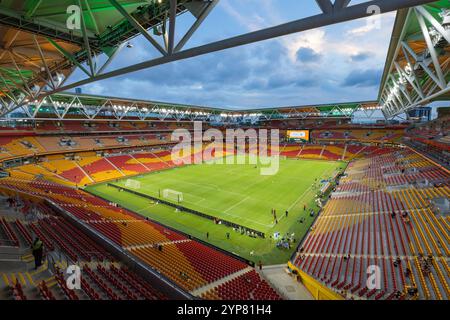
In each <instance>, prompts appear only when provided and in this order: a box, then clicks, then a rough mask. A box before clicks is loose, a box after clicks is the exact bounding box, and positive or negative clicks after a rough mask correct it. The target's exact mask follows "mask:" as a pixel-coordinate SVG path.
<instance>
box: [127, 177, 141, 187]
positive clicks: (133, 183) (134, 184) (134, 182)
mask: <svg viewBox="0 0 450 320" xmlns="http://www.w3.org/2000/svg"><path fill="white" fill-rule="evenodd" d="M125 187H126V188H131V189H140V188H141V182H140V181H137V180H133V179H127V181H125Z"/></svg>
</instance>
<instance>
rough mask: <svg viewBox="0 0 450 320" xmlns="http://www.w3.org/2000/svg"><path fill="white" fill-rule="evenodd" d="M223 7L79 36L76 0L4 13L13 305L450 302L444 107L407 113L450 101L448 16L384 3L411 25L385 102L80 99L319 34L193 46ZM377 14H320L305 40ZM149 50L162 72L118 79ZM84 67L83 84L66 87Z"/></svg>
mask: <svg viewBox="0 0 450 320" xmlns="http://www.w3.org/2000/svg"><path fill="white" fill-rule="evenodd" d="M217 2H218V1H216V0H210V1H203V0H179V1H165V0H162V1H125V0H123V1H122V0H120V1H115V0H114V1H107V3H109V4H101V3H99V2H98V1H97V2H96V1H90V0H86V1H85V4H84V6H86V8H84V9H83V8H81V9H82V10H81V15H82V19H81V22H80V23H81V27H80V30H72V31H68V30H66V29H65V28H64V27H61V25H63V24H64V23H65V20H63V17H62V16H63V15H61V14H57V13H54V12H53V11H52V10H53V9H54V10H58V12H59V11H62V12H65V11H66V7H67V6H68V5H70V4H72V1H60V2H59V3H58V4H54V3H53V4H50V3H49V1H14V4H13V1H0V18H1V19H0V30H1V33H0V80H1V81H0V117H1V119H0V300H172V299H173V300H179V299H183V300H196V299H204V300H288V299H300V298H305V299H317V300H322V299H331V300H344V299H348V300H449V299H450V267H449V264H450V216H449V214H450V207H449V205H450V204H449V199H450V138H449V129H450V126H449V117H448V112H446V111H445V108H441V109H440V112H439V116H438V117H437V118H436V119H433V120H432V121H425V122H420V121H416V120H414V119H411V118H409V117H408V111H410V110H413V109H414V108H416V107H419V106H424V105H429V104H432V103H434V102H437V101H440V102H442V101H448V100H449V99H448V98H449V95H448V87H449V86H450V84H448V62H449V61H450V60H449V52H450V50H449V41H450V36H449V32H448V31H449V30H450V8H449V5H448V2H446V1H420V0H410V1H402V0H398V1H391V2H383V1H381V2H380V1H378V2H380V5H382V6H383V8H382V9H383V11H382V12H390V11H395V12H396V17H397V18H396V21H395V23H394V30H393V34H392V39H391V43H390V47H389V52H388V57H387V60H386V66H385V70H384V73H383V76H382V83H381V86H380V92H379V97H378V98H377V99H376V100H375V101H362V102H349V103H344V102H341V103H330V104H317V105H304V106H291V107H270V108H256V107H255V108H251V109H249V108H247V109H240V110H238V109H235V108H227V107H220V108H219V107H213V106H198V105H185V104H176V103H168V102H160V101H147V100H139V99H134V97H130V98H124V97H112V96H102V95H92V94H82V93H80V92H75V93H74V92H71V91H70V90H71V89H73V88H78V87H79V86H81V85H87V86H89V85H91V84H92V83H94V82H96V81H100V80H105V79H109V78H112V77H113V76H118V75H122V74H126V73H129V72H131V71H138V70H141V69H143V68H148V67H152V66H156V65H159V64H165V63H168V62H172V61H177V60H183V59H187V58H191V57H195V56H198V55H201V54H206V53H210V52H215V51H218V50H224V49H228V48H232V47H235V46H238V45H244V44H248V43H253V42H257V41H262V40H267V39H271V38H274V37H276V36H282V35H287V34H290V33H294V32H300V31H304V29H305V26H304V25H303V23H304V22H305V21H303V20H302V19H301V20H297V21H294V22H292V24H290V25H288V26H286V25H280V26H276V27H274V29H263V30H259V31H255V32H254V33H249V34H244V35H242V36H239V37H237V38H231V39H226V40H223V41H219V42H213V43H209V44H206V45H204V46H203V47H194V48H190V49H184V48H183V47H184V45H185V44H186V42H188V41H189V39H190V37H191V36H192V35H193V33H195V32H196V30H197V28H199V27H200V24H202V22H203V20H205V19H206V17H207V16H208V14H209V13H210V11H212V10H213V9H214V7H215V6H216V5H217ZM371 2H373V1H368V2H366V3H365V2H364V1H362V3H359V4H355V5H353V4H352V3H351V1H336V2H333V3H331V2H329V1H316V2H314V3H313V4H317V10H320V14H319V16H317V19H318V21H321V22H318V23H320V25H317V26H309V27H307V28H306V29H310V28H312V27H314V28H316V27H320V26H325V25H329V24H335V23H338V22H344V21H347V20H355V19H358V18H363V17H367V10H366V9H367V8H366V6H367V5H369V4H371ZM378 2H377V3H378ZM80 3H81V2H80ZM327 4H329V5H330V6H331V7H328V5H327ZM103 5H104V6H106V8H105V7H103ZM52 6H54V7H52ZM52 8H53V9H52ZM110 11H111V12H112V11H114V13H113V14H111V12H110ZM55 12H56V11H55ZM108 12H109V13H108ZM186 15H191V16H193V17H194V18H195V21H196V22H194V25H193V26H192V27H191V29H189V30H188V32H187V33H186V34H185V35H184V36H182V37H181V40H180V42H179V43H178V44H177V43H176V41H175V40H174V37H175V35H174V33H175V28H174V25H175V21H176V20H178V19H179V17H182V16H186ZM322 19H324V21H322ZM166 24H167V26H166ZM146 30H153V31H152V34H150V33H149V32H148V31H146ZM138 36H139V37H142V38H144V39H147V40H149V42H150V43H151V44H152V46H153V47H154V48H156V50H157V51H159V52H160V53H161V54H162V57H159V58H156V59H155V60H150V61H146V62H141V63H140V64H136V65H132V66H130V67H127V68H119V69H115V70H110V71H105V70H109V69H108V68H109V67H110V62H111V61H112V60H113V59H114V58H115V56H116V51H117V52H120V50H122V48H123V47H125V46H128V47H132V44H131V43H130V42H129V41H131V40H132V39H135V37H138ZM160 36H161V40H163V42H164V45H161V44H159V42H158V41H156V40H155V39H154V38H157V37H160ZM162 38H164V39H162ZM100 55H103V57H105V56H106V61H104V62H103V64H100V65H97V64H96V63H95V62H94V60H95V59H94V58H96V57H98V56H100ZM110 59H111V61H110ZM166 60H167V61H166ZM180 63H181V62H180ZM75 70H77V71H78V72H82V73H84V74H85V75H86V76H87V78H85V79H83V80H80V79H78V80H75V82H72V83H71V82H67V83H66V80H67V79H68V78H69V77H70V75H71V74H72V73H73V72H74V71H75ZM117 95H120V91H118V93H117ZM218 104H220V103H218ZM358 113H365V114H366V115H370V114H373V113H379V114H381V115H382V116H383V117H384V120H382V121H374V120H373V119H369V120H370V121H369V122H367V123H364V124H361V123H358V121H357V120H358V119H357V118H358V116H357V114H358ZM369 118H370V116H369ZM199 123H201V124H202V127H201V129H200V130H198V126H199ZM232 129H238V130H236V131H240V132H244V136H243V137H240V138H241V140H239V139H240V138H237V139H236V140H237V143H236V144H235V138H236V137H233V139H232V140H231V142H230V140H228V139H227V138H228V136H227V134H228V132H229V131H231V130H232ZM266 129H268V130H269V131H270V132H271V133H274V132H275V134H274V135H273V134H272V135H271V136H269V137H268V138H266V139H261V138H260V137H261V136H263V135H264V134H265V133H266V131H267V130H266ZM236 131H234V132H236ZM180 132H182V133H183V134H184V135H189V136H191V135H192V136H193V139H191V140H188V142H186V141H185V140H184V138H183V139H181V138H180V139H178V138H177V139H174V135H175V136H176V134H177V133H178V134H179V133H180ZM210 135H213V136H214V138H215V139H210ZM299 137H301V138H299ZM181 140H183V143H181ZM239 142H241V144H239ZM180 147H182V148H181V151H180ZM176 152H178V153H177V157H175V156H174V154H175V153H176ZM252 161H254V162H252ZM36 239H39V241H41V242H42V245H43V248H44V249H43V259H42V261H43V263H42V265H35V258H36V251H37V250H36ZM32 248H33V249H32ZM39 260H40V259H39ZM275 269H276V270H277V272H278V274H277V277H274V278H272V277H270V274H269V272H268V270H275ZM68 270H79V273H80V277H79V278H78V279H75V282H72V279H74V278H73V277H72V275H75V276H76V275H77V273H76V272H75V273H71V272H69V271H68ZM275 278H276V279H275ZM280 279H281V280H280ZM77 281H78V282H79V286H78V287H77V286H75V287H73V285H74V284H77ZM287 288H289V290H288V289H287ZM292 288H294V289H292ZM292 290H293V291H292ZM292 292H294V293H292Z"/></svg>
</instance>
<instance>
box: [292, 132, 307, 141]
mask: <svg viewBox="0 0 450 320" xmlns="http://www.w3.org/2000/svg"><path fill="white" fill-rule="evenodd" d="M287 138H288V139H289V140H292V141H306V142H308V141H309V130H288V132H287Z"/></svg>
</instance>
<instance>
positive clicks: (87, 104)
mask: <svg viewBox="0 0 450 320" xmlns="http://www.w3.org/2000/svg"><path fill="white" fill-rule="evenodd" d="M377 109H379V106H378V103H377V102H376V101H365V102H352V103H334V104H321V105H304V106H289V107H280V108H278V107H277V108H262V109H252V110H248V109H245V110H238V109H231V108H217V107H210V106H196V105H186V104H177V103H168V102H161V101H147V100H138V99H126V98H118V97H105V96H97V95H89V94H73V93H56V94H53V95H50V96H48V97H46V98H44V99H42V100H34V101H30V102H28V103H26V104H24V105H23V106H21V107H19V108H17V109H16V110H15V111H14V112H12V113H11V114H9V115H8V119H10V120H11V119H15V120H25V119H34V120H42V119H53V120H71V119H72V120H75V119H76V120H80V119H84V120H105V119H110V120H124V121H125V120H129V119H134V120H141V121H144V120H148V119H160V120H169V119H172V120H176V121H182V120H217V121H219V120H220V121H226V120H227V119H228V120H231V119H236V120H238V119H243V118H248V119H250V120H273V119H291V118H301V119H304V118H307V117H345V118H350V117H351V116H352V115H353V114H354V113H355V112H357V111H364V112H368V113H370V112H372V111H374V110H377Z"/></svg>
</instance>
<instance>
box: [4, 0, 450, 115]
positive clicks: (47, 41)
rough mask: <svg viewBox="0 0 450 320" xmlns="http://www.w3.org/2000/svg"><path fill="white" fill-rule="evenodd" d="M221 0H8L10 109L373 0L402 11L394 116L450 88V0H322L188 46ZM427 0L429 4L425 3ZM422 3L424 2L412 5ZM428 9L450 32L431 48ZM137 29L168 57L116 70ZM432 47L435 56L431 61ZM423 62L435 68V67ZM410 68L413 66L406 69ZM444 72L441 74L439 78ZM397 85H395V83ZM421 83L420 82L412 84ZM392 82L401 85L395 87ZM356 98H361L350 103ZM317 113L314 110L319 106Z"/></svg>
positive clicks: (294, 28)
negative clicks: (281, 19) (263, 25)
mask: <svg viewBox="0 0 450 320" xmlns="http://www.w3.org/2000/svg"><path fill="white" fill-rule="evenodd" d="M218 1H219V0H145V1H137V0H54V1H53V0H52V1H50V0H1V1H0V116H4V115H6V114H9V113H11V112H13V111H14V110H16V109H19V108H22V110H27V112H26V113H29V110H30V109H32V108H34V109H33V112H32V113H31V114H32V115H33V114H35V113H39V110H40V106H42V105H45V103H44V99H45V97H49V96H51V95H54V94H56V93H60V92H62V91H64V90H68V89H73V88H75V87H77V86H80V85H85V84H88V83H91V82H94V81H98V80H102V79H107V78H110V77H114V76H118V75H121V74H125V73H129V72H134V71H138V70H141V69H145V68H150V67H153V66H156V65H160V64H165V63H170V62H172V61H177V60H183V59H188V58H192V57H196V56H199V55H202V54H207V53H210V52H216V51H220V50H225V49H228V48H233V47H237V46H240V45H245V44H249V43H254V42H258V41H263V40H267V39H272V38H275V37H279V36H283V35H288V34H291V33H295V32H302V31H306V30H310V29H314V28H318V27H322V26H327V25H332V24H335V23H340V22H345V21H350V20H353V19H359V18H363V17H368V16H370V15H371V14H372V13H371V11H370V10H368V8H370V7H371V6H373V5H376V6H378V7H380V9H381V12H390V11H396V10H400V11H399V15H398V18H397V23H396V29H395V31H394V36H393V39H392V41H391V50H390V54H389V57H388V61H387V64H386V65H387V66H388V67H387V68H386V70H385V75H384V77H383V84H382V91H381V92H380V97H379V100H380V102H381V103H382V104H383V106H384V113H385V115H386V116H392V115H394V114H395V112H398V111H399V110H402V108H410V107H414V106H415V105H418V104H420V103H422V102H423V101H426V100H424V99H426V98H428V101H430V99H431V98H430V97H429V96H430V95H432V96H433V95H436V94H437V90H434V91H433V90H432V89H433V87H434V83H433V82H435V83H437V86H438V87H439V88H440V89H441V91H442V90H445V89H446V87H445V84H446V83H445V82H446V80H447V71H446V70H447V68H446V67H447V65H448V63H447V62H448V61H447V58H448V56H447V54H448V30H449V29H447V25H446V24H445V23H444V19H445V17H446V16H445V14H444V15H442V12H443V9H444V8H446V6H447V7H448V1H444V0H442V1H433V0H389V1H386V0H365V1H364V0H362V1H358V4H353V3H352V1H351V0H334V1H332V0H315V1H314V2H315V3H316V4H317V7H318V9H319V10H320V12H321V13H320V14H318V15H315V16H311V17H306V18H303V19H299V20H295V21H292V22H288V23H285V24H282V25H278V26H274V27H270V28H267V29H262V30H258V31H254V32H251V33H248V34H243V35H240V36H236V37H233V38H229V39H224V40H220V41H216V42H212V43H208V44H205V45H202V46H198V47H194V48H189V49H184V46H185V44H186V43H187V42H188V41H189V39H190V38H191V36H192V35H193V34H194V33H195V32H196V30H197V29H198V28H199V27H200V25H201V24H202V22H203V20H204V19H205V18H206V17H207V16H208V14H209V13H210V12H211V10H213V8H214V7H215V5H216V4H217V3H218ZM310 1H313V0H310ZM430 3H431V4H430ZM423 4H429V5H424V6H421V5H423ZM412 6H419V7H416V8H413V9H407V8H410V7H412ZM185 13H189V14H191V15H192V16H193V17H194V23H193V24H192V26H191V27H190V28H189V29H188V30H187V31H186V32H185V33H184V35H182V37H181V39H180V41H179V42H177V43H176V42H175V26H176V21H177V17H178V16H179V15H182V14H185ZM415 16H417V17H419V18H417V19H416V20H417V21H418V22H415V20H414V19H415V18H414V17H415ZM420 17H423V19H424V20H425V22H424V24H425V26H426V28H425V29H431V31H433V30H432V29H433V28H435V29H436V30H434V31H433V32H434V33H436V32H435V31H437V32H438V33H439V34H440V37H439V36H438V35H436V34H433V35H432V40H431V41H432V42H433V41H435V42H436V43H435V48H434V49H435V50H429V49H430V45H428V43H427V38H426V37H425V36H421V32H422V34H424V32H423V23H421V22H420V21H421V20H420V19H421V18H420ZM430 17H431V18H433V19H431V18H430ZM436 21H437V22H436ZM438 25H439V26H438ZM443 30H444V31H443ZM431 31H430V32H431ZM137 35H142V36H143V37H145V38H146V39H147V40H148V41H149V42H150V44H151V45H152V46H153V47H154V48H156V50H157V51H159V53H160V54H161V56H160V57H157V58H154V59H152V60H149V61H144V62H141V63H138V64H134V65H131V66H128V67H124V68H120V69H116V70H110V71H107V69H108V66H109V65H110V62H111V61H112V60H113V59H114V58H115V56H116V55H117V53H118V52H119V51H120V50H121V48H123V47H124V46H125V45H126V44H127V42H128V41H129V39H131V38H133V37H135V36H137ZM444 40H445V41H444ZM405 41H406V43H407V44H408V47H410V48H411V50H412V51H413V52H414V53H415V55H416V56H415V55H413V54H412V53H411V52H410V53H409V56H410V57H409V59H410V60H412V62H411V65H414V66H415V67H416V65H419V67H418V70H417V73H416V76H417V77H418V78H419V79H418V80H417V83H420V85H421V86H423V94H422V95H421V94H420V93H419V97H420V98H421V99H417V98H415V97H414V96H413V97H411V98H410V97H408V94H405V97H404V98H403V100H405V99H406V100H408V103H406V104H404V103H403V104H402V103H399V102H397V100H396V99H402V98H401V97H400V98H397V95H398V94H399V92H400V91H402V92H403V90H402V89H403V87H402V86H400V85H398V84H396V83H398V82H399V81H401V82H402V83H403V84H404V85H406V86H408V84H407V83H406V82H407V80H405V79H404V78H406V77H405V76H402V75H401V74H402V73H401V72H400V73H399V74H400V75H396V70H397V63H398V65H399V66H400V67H401V68H403V67H405V68H406V65H407V61H406V60H408V57H404V58H403V60H402V54H403V51H404V49H403V48H402V46H401V44H403V42H405ZM431 47H433V44H432V45H431ZM427 49H428V51H429V52H428V54H427V51H426V50H427ZM407 51H408V50H407ZM408 52H409V51H408ZM420 52H425V55H424V58H425V60H424V62H423V63H420V62H421V61H420V59H421V58H420V57H421V56H420V54H419V53H420ZM433 53H434V54H435V55H437V58H436V59H437V60H436V59H434V55H433ZM102 54H105V55H106V59H103V60H104V61H102V62H101V63H99V61H98V59H97V57H98V56H99V55H102ZM407 56H408V55H407ZM430 56H431V61H432V63H429V61H430V59H429V57H430ZM435 60H436V61H437V62H436V61H435ZM436 64H441V65H442V66H441V69H440V70H441V71H440V72H439V70H438V68H436ZM421 66H422V67H421ZM423 66H425V67H423ZM77 68H78V69H80V70H82V72H84V74H85V75H86V78H85V79H83V80H79V81H77V82H74V83H66V81H67V79H68V77H69V76H70V75H71V73H72V72H73V71H74V70H75V69H77ZM427 68H428V69H430V70H431V72H434V73H435V76H432V75H430V72H427V71H429V70H427ZM421 69H423V70H424V71H425V74H424V73H423V72H422V71H423V70H421ZM406 72H408V71H407V70H406ZM410 77H411V75H410ZM435 78H436V79H438V81H435V80H436V79H435ZM430 79H431V80H430ZM415 81H416V80H415ZM67 82H69V81H67ZM416 86H418V85H416ZM391 87H392V88H394V89H390V88H391ZM411 87H412V88H413V89H414V88H415V86H414V85H412V84H411ZM399 88H400V89H399ZM409 89H411V88H407V90H409ZM392 90H395V92H391V91H392ZM417 91H420V90H417ZM411 94H413V93H409V95H411ZM400 95H401V94H400ZM413 95H414V94H413ZM59 97H60V96H59ZM74 97H75V96H73V97H72V99H73V98H74ZM58 99H59V98H58V97H54V99H53V100H58ZM34 101H36V102H34ZM369 104H370V105H372V104H373V103H372V102H370V103H369ZM99 105H101V104H99ZM171 105H173V104H171ZM339 105H342V104H339ZM346 105H347V106H351V105H355V104H354V103H347V104H346ZM356 105H357V106H358V108H362V109H364V110H366V109H367V108H366V107H364V106H365V105H366V104H365V103H362V104H361V103H356ZM394 105H395V106H396V107H399V108H397V109H396V111H394V110H393V106H394ZM399 105H400V106H399ZM309 107H310V106H306V107H301V108H300V107H288V108H273V109H272V110H276V113H278V114H285V113H295V112H293V111H292V110H297V109H307V108H309ZM314 108H317V106H315V107H313V109H314ZM324 108H327V107H326V106H321V107H320V109H324ZM328 108H329V109H330V110H336V109H335V105H334V104H330V105H329V106H328ZM371 108H372V107H371ZM371 108H369V109H371ZM210 109H214V108H210ZM351 109H352V108H351V107H347V108H343V109H342V110H351ZM353 109H354V108H353ZM268 110H270V109H265V110H250V111H249V112H253V113H263V114H266V113H270V112H271V111H268ZM288 110H289V111H288ZM228 111H229V112H232V111H231V110H228ZM249 112H247V113H249ZM344 113H345V112H344ZM310 114H312V115H313V114H314V112H311V113H310Z"/></svg>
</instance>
